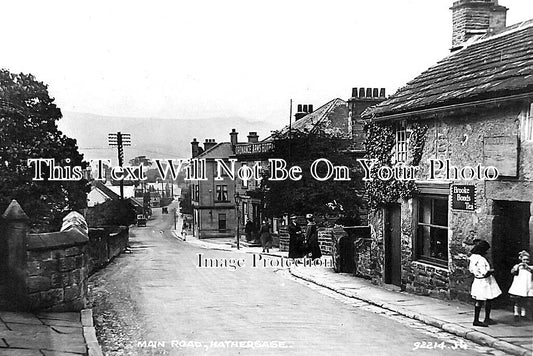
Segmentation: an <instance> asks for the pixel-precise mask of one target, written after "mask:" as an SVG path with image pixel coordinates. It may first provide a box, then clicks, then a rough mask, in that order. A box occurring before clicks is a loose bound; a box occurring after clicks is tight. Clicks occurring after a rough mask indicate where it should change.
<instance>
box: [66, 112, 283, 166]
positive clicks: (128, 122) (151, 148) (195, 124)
mask: <svg viewBox="0 0 533 356" xmlns="http://www.w3.org/2000/svg"><path fill="white" fill-rule="evenodd" d="M58 126H59V129H60V130H61V131H62V132H63V133H65V134H66V135H67V136H69V137H71V138H75V139H76V140H77V141H78V147H80V151H81V152H82V153H83V154H84V157H85V160H89V159H94V158H108V159H112V160H113V164H116V163H117V162H116V156H117V153H116V148H112V147H110V146H109V145H108V142H107V136H108V134H109V133H116V132H117V131H120V132H124V133H129V134H131V142H132V145H131V147H126V148H125V150H124V155H125V160H126V162H127V161H128V160H129V159H131V158H133V157H135V156H141V155H144V156H147V157H148V158H188V157H190V155H191V145H190V142H191V141H192V139H193V138H197V140H198V141H200V143H203V142H204V141H205V139H206V138H214V139H215V140H216V142H224V141H225V142H228V141H229V133H230V131H231V129H233V128H235V129H236V130H237V132H239V142H246V140H247V137H246V136H247V135H248V132H250V131H257V133H258V134H259V139H263V138H265V137H267V136H268V135H270V131H271V130H278V129H280V128H281V127H273V126H272V124H268V123H266V122H260V121H250V120H246V119H243V118H212V119H199V120H180V119H154V118H129V117H128V118H124V117H111V116H101V115H94V114H86V113H76V112H63V118H62V119H61V120H59V122H58Z"/></svg>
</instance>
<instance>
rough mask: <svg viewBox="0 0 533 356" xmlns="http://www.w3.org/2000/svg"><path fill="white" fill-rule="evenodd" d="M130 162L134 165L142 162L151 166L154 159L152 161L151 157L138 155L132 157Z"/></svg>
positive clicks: (146, 165)
mask: <svg viewBox="0 0 533 356" xmlns="http://www.w3.org/2000/svg"><path fill="white" fill-rule="evenodd" d="M129 163H130V165H132V166H139V165H141V164H142V165H143V166H145V167H150V166H151V165H152V161H150V159H149V158H147V157H146V156H137V157H135V158H132V159H130V160H129Z"/></svg>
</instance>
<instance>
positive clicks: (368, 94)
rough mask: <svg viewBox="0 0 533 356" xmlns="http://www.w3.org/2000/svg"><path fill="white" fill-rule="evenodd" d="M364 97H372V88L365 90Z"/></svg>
mask: <svg viewBox="0 0 533 356" xmlns="http://www.w3.org/2000/svg"><path fill="white" fill-rule="evenodd" d="M366 97H367V98H371V97H372V88H366Z"/></svg>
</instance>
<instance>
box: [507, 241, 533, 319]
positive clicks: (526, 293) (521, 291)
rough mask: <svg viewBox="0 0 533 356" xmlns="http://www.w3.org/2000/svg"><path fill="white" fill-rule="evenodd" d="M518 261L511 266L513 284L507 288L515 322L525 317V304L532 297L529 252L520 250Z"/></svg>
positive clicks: (532, 270) (531, 268)
mask: <svg viewBox="0 0 533 356" xmlns="http://www.w3.org/2000/svg"><path fill="white" fill-rule="evenodd" d="M518 259H519V260H520V263H518V264H516V265H514V266H513V268H512V269H511V273H512V274H514V278H513V284H511V288H509V294H510V295H511V298H512V299H513V300H514V320H515V321H516V322H518V321H520V319H521V318H522V320H525V319H526V306H527V305H528V300H531V299H532V298H533V282H532V281H531V278H533V274H532V272H533V266H530V265H529V253H528V252H527V251H525V250H524V251H520V253H519V254H518Z"/></svg>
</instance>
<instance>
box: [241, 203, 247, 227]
mask: <svg viewBox="0 0 533 356" xmlns="http://www.w3.org/2000/svg"><path fill="white" fill-rule="evenodd" d="M247 216H248V203H247V202H245V201H243V202H242V221H241V223H242V224H244V223H246V217H247Z"/></svg>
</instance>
